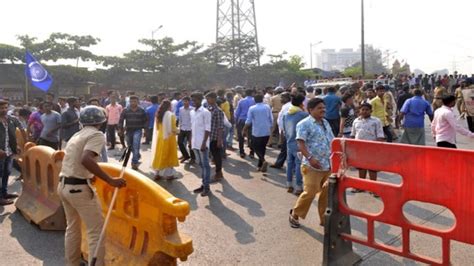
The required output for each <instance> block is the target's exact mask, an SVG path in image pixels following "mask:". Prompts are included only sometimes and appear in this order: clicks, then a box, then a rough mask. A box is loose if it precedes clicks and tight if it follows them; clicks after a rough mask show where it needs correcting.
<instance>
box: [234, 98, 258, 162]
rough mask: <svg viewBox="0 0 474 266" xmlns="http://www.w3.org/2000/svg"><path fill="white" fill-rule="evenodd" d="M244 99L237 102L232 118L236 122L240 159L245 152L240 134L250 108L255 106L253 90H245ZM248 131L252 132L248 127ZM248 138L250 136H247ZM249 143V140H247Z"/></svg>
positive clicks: (242, 136)
mask: <svg viewBox="0 0 474 266" xmlns="http://www.w3.org/2000/svg"><path fill="white" fill-rule="evenodd" d="M245 96H246V97H245V98H243V99H242V100H240V101H239V104H238V105H237V109H236V110H235V113H234V118H235V121H237V136H238V138H239V151H240V157H241V158H245V151H244V142H245V138H244V135H243V134H242V133H243V132H242V131H243V129H244V126H245V121H247V114H248V111H249V109H250V107H251V106H253V105H255V100H254V99H253V90H252V89H247V90H245ZM249 131H250V132H251V131H252V128H251V127H249ZM249 136H250V134H249ZM249 141H250V138H249ZM249 146H250V157H253V153H254V151H253V147H252V145H249Z"/></svg>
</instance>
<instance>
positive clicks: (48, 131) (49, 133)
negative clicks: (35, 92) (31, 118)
mask: <svg viewBox="0 0 474 266" xmlns="http://www.w3.org/2000/svg"><path fill="white" fill-rule="evenodd" d="M43 108H44V114H42V115H41V123H42V124H43V130H42V131H41V135H40V138H39V141H38V144H39V145H45V146H49V147H51V148H53V149H55V150H57V149H59V129H60V128H61V115H60V114H59V113H58V112H56V111H52V108H53V105H52V104H51V103H50V102H45V103H44V106H43Z"/></svg>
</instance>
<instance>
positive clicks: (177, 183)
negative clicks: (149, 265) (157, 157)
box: [0, 121, 474, 265]
mask: <svg viewBox="0 0 474 266" xmlns="http://www.w3.org/2000/svg"><path fill="white" fill-rule="evenodd" d="M461 122H462V123H463V125H464V123H465V122H464V121H461ZM429 135H430V134H429V132H427V140H428V141H429V145H433V143H432V138H431V137H429ZM458 144H459V147H461V148H465V149H471V150H472V149H474V143H473V142H472V141H469V140H467V139H466V138H464V137H462V136H461V137H459V139H458ZM277 152H278V151H277V150H273V149H271V150H270V151H269V157H272V158H271V159H269V161H273V158H275V157H276V155H277ZM110 156H111V157H114V152H111V153H110ZM114 160H115V158H113V159H112V161H114ZM143 161H144V163H143V164H142V165H141V167H140V170H141V171H142V172H143V173H145V174H147V175H149V176H152V172H151V169H149V164H150V151H149V147H147V146H144V147H143ZM178 171H179V172H181V173H182V177H181V178H180V179H178V180H174V181H171V182H170V181H160V182H159V185H161V186H163V187H164V188H166V189H167V190H169V191H170V192H171V193H172V194H174V195H175V196H176V197H179V198H182V199H184V200H186V201H188V202H189V204H190V206H191V214H190V215H189V216H188V218H187V220H186V222H185V223H182V224H179V229H180V230H182V231H183V232H185V233H187V234H188V235H190V236H192V238H193V242H194V249H195V252H194V253H193V254H192V255H191V256H190V257H189V258H188V261H187V262H183V263H182V264H187V265H211V264H212V265H217V264H221V265H236V264H242V265H271V264H278V265H318V264H320V263H321V261H322V257H321V256H322V250H323V245H322V241H323V228H322V227H320V226H319V225H318V224H319V219H318V217H317V214H316V210H317V208H316V207H317V206H316V204H313V207H312V210H311V211H310V213H309V215H308V217H307V219H306V220H304V221H302V227H301V229H299V230H298V229H292V228H290V227H289V225H288V220H287V216H288V211H289V209H290V208H291V207H292V206H293V204H294V203H295V201H296V196H294V195H292V194H289V193H287V192H286V189H285V180H286V178H285V173H284V171H282V170H275V169H270V170H269V172H268V173H266V174H262V173H259V172H257V171H256V161H255V160H250V159H246V160H242V159H240V158H239V157H238V156H237V155H236V154H232V155H231V156H230V157H229V159H227V160H226V161H225V162H224V172H225V179H224V180H223V181H222V182H221V183H218V184H214V185H212V186H211V190H212V195H211V196H210V197H209V198H207V197H206V198H202V197H200V196H199V195H195V194H193V193H192V192H191V191H192V190H193V189H194V188H196V187H198V186H199V185H200V181H201V180H200V179H199V178H198V176H199V169H197V168H196V167H192V166H191V167H189V166H182V167H180V168H179V169H178ZM353 174H355V173H353ZM12 179H13V178H12ZM381 180H382V181H385V182H392V183H397V182H399V180H400V178H399V177H398V176H396V175H393V174H388V173H384V174H382V175H381ZM10 189H11V191H16V192H20V189H21V185H20V183H19V182H15V181H14V180H11V188H10ZM348 202H349V205H350V206H354V208H359V209H362V210H368V211H375V210H377V209H379V208H381V207H382V203H381V202H380V201H379V200H375V199H374V198H372V197H370V196H369V195H368V194H365V193H361V194H351V193H349V194H348ZM405 211H406V213H407V214H409V216H410V217H411V218H410V219H413V220H414V221H419V222H421V223H427V224H429V225H430V226H435V227H439V228H442V227H443V226H447V225H449V224H452V223H453V219H452V217H451V216H450V215H449V213H448V212H447V211H446V210H444V208H440V207H439V206H426V205H420V204H410V205H408V206H407V208H406V209H405ZM351 223H352V231H353V234H356V235H357V234H358V235H365V233H366V228H365V226H364V222H363V221H361V220H360V219H352V222H351ZM400 233H401V232H400V229H399V228H395V227H393V226H389V225H385V224H378V225H376V233H375V235H376V237H377V239H378V240H379V241H381V242H384V243H389V244H391V245H393V246H399V245H400ZM0 239H1V241H0V250H1V252H0V254H1V255H0V265H63V263H64V260H63V253H64V246H63V232H45V231H40V230H39V229H37V227H36V226H34V225H30V224H28V223H27V222H26V221H25V220H24V219H23V217H22V216H21V215H20V214H19V213H18V211H16V210H15V208H14V207H13V206H6V207H0ZM412 240H413V247H414V248H415V250H416V251H419V252H421V253H422V254H426V255H432V256H438V257H439V256H440V244H439V242H440V241H439V240H438V241H436V239H434V240H433V239H430V238H426V237H424V236H412ZM354 250H355V251H356V252H357V253H358V254H359V255H361V256H362V257H363V258H364V261H363V262H362V264H364V265H405V264H408V265H414V264H417V263H414V262H412V261H410V260H406V259H403V258H400V257H397V256H391V255H389V254H387V253H383V252H379V251H376V250H372V249H369V248H366V247H364V246H361V245H357V244H355V245H354ZM473 251H474V248H473V247H472V246H471V247H469V246H465V245H455V246H454V250H453V253H452V255H453V257H454V261H453V262H454V264H455V265H468V264H470V262H472V261H474V256H473V254H474V252H473Z"/></svg>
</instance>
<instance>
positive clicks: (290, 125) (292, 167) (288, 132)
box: [283, 94, 308, 195]
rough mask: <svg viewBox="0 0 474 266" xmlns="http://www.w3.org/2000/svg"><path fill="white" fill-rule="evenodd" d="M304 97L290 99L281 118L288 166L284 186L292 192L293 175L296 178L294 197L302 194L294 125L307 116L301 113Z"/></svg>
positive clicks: (299, 161) (300, 95)
mask: <svg viewBox="0 0 474 266" xmlns="http://www.w3.org/2000/svg"><path fill="white" fill-rule="evenodd" d="M304 100H305V96H304V95H303V94H298V95H296V96H293V97H292V99H291V107H290V109H289V110H288V113H286V114H285V115H284V116H283V133H284V134H285V139H286V146H287V155H288V165H287V167H286V186H287V188H288V193H292V192H293V173H295V177H296V192H295V194H296V195H300V194H301V193H302V192H303V177H302V175H301V169H300V168H301V159H300V158H299V157H298V144H297V143H296V125H297V124H298V123H299V122H300V121H301V120H303V119H304V118H306V117H307V116H308V113H307V112H305V111H303V108H304V104H303V102H304Z"/></svg>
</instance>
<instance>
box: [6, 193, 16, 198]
mask: <svg viewBox="0 0 474 266" xmlns="http://www.w3.org/2000/svg"><path fill="white" fill-rule="evenodd" d="M3 198H4V199H16V198H18V194H8V193H7V194H4V195H3Z"/></svg>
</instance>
